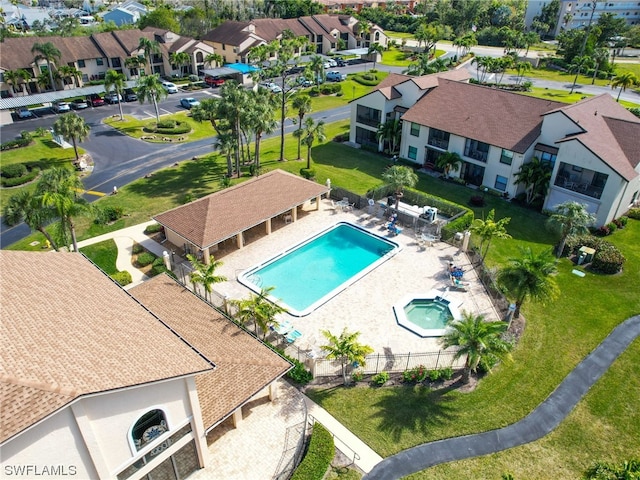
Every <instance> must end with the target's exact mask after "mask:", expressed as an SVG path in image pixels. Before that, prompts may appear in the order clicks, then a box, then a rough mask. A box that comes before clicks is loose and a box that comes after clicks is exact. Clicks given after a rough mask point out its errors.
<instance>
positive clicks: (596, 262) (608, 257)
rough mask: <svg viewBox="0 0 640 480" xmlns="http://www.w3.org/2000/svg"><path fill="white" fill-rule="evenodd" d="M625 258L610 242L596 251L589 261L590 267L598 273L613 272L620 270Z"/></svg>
mask: <svg viewBox="0 0 640 480" xmlns="http://www.w3.org/2000/svg"><path fill="white" fill-rule="evenodd" d="M625 261H626V259H625V258H624V255H622V253H620V251H619V250H618V249H617V248H616V247H614V246H613V245H611V244H608V246H606V247H604V248H601V249H600V250H598V251H596V253H595V255H594V256H593V261H592V262H591V268H592V269H593V270H596V271H598V272H600V273H607V274H614V273H618V272H619V271H621V270H622V266H623V265H624V262H625Z"/></svg>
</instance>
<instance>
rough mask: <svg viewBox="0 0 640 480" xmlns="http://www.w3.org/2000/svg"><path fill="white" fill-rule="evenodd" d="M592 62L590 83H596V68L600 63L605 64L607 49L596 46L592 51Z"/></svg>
mask: <svg viewBox="0 0 640 480" xmlns="http://www.w3.org/2000/svg"><path fill="white" fill-rule="evenodd" d="M592 58H593V62H594V64H595V68H594V69H593V77H591V85H593V84H594V83H596V77H597V76H598V70H600V67H601V66H602V65H605V64H606V63H607V61H608V60H609V50H608V49H607V48H605V47H598V48H596V49H595V50H594V51H593V56H592Z"/></svg>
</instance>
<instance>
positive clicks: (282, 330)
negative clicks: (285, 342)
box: [274, 321, 293, 335]
mask: <svg viewBox="0 0 640 480" xmlns="http://www.w3.org/2000/svg"><path fill="white" fill-rule="evenodd" d="M292 329H293V326H292V325H291V324H290V323H289V322H288V321H284V322H282V323H280V324H279V325H278V326H277V327H275V329H274V332H276V333H279V334H280V335H287V334H289V333H290V332H291V330H292Z"/></svg>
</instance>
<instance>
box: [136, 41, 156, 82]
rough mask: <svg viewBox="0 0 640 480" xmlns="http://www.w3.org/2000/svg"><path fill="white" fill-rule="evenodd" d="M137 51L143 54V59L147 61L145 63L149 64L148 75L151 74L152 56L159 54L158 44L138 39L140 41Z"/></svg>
mask: <svg viewBox="0 0 640 480" xmlns="http://www.w3.org/2000/svg"><path fill="white" fill-rule="evenodd" d="M138 50H142V52H143V53H144V57H145V58H146V59H147V63H148V64H149V74H153V67H152V60H153V55H154V54H157V53H160V44H159V43H158V42H157V41H155V40H151V39H149V38H146V37H140V40H139V41H138Z"/></svg>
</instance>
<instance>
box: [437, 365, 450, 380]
mask: <svg viewBox="0 0 640 480" xmlns="http://www.w3.org/2000/svg"><path fill="white" fill-rule="evenodd" d="M440 378H442V379H443V380H451V379H452V378H453V368H452V367H445V368H442V369H440Z"/></svg>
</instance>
